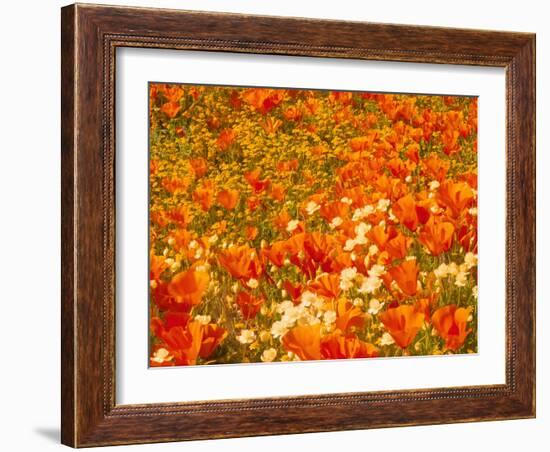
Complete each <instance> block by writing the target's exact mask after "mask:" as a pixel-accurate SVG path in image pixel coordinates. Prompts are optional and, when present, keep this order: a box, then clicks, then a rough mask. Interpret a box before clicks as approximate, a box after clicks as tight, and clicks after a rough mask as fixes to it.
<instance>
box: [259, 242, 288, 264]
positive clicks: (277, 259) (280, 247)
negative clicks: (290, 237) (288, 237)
mask: <svg viewBox="0 0 550 452" xmlns="http://www.w3.org/2000/svg"><path fill="white" fill-rule="evenodd" d="M286 253H287V242H286V241H282V240H280V241H278V242H273V244H272V245H271V247H270V248H265V249H263V250H262V254H263V255H264V256H265V257H267V258H268V259H269V260H270V261H271V262H272V263H273V264H274V265H276V266H277V267H282V266H283V263H284V261H285V257H286Z"/></svg>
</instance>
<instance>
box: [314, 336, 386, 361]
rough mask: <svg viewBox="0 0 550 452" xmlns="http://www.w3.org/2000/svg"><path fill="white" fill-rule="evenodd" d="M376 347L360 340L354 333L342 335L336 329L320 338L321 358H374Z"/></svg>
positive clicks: (376, 353)
mask: <svg viewBox="0 0 550 452" xmlns="http://www.w3.org/2000/svg"><path fill="white" fill-rule="evenodd" d="M376 356H378V348H377V347H375V346H374V345H372V344H369V343H368V342H363V341H361V340H360V339H359V338H358V337H357V336H356V335H344V334H343V333H342V332H341V331H340V330H336V331H334V332H333V333H331V334H328V335H326V336H324V337H323V338H322V339H321V357H322V359H350V358H374V357H376Z"/></svg>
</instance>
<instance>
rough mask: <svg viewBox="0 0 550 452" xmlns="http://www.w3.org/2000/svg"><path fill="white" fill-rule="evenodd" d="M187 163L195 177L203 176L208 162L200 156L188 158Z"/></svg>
mask: <svg viewBox="0 0 550 452" xmlns="http://www.w3.org/2000/svg"><path fill="white" fill-rule="evenodd" d="M189 164H190V165H191V169H192V170H193V172H194V173H195V177H197V178H201V177H203V176H204V175H205V174H206V172H207V171H208V164H207V163H206V160H205V159H203V158H202V157H199V158H196V159H191V160H189Z"/></svg>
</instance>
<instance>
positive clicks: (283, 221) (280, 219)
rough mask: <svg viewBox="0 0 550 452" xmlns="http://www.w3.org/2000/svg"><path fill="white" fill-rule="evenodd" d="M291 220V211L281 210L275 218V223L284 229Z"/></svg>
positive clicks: (280, 228)
mask: <svg viewBox="0 0 550 452" xmlns="http://www.w3.org/2000/svg"><path fill="white" fill-rule="evenodd" d="M290 220H292V217H291V216H290V215H289V213H288V212H287V211H286V210H281V212H279V213H278V214H277V215H276V216H275V217H274V218H273V224H274V226H275V227H276V228H277V229H279V230H280V231H284V230H286V227H287V226H288V222H289V221H290Z"/></svg>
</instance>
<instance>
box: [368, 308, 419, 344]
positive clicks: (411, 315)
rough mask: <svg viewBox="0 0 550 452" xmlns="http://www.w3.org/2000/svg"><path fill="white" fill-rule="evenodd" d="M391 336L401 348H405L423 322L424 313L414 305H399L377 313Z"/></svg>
mask: <svg viewBox="0 0 550 452" xmlns="http://www.w3.org/2000/svg"><path fill="white" fill-rule="evenodd" d="M378 318H379V319H380V321H381V322H382V323H383V324H384V326H385V327H386V329H387V330H388V332H389V333H390V335H391V337H392V338H393V340H394V341H395V343H396V344H397V345H399V346H400V347H401V348H407V347H408V346H409V345H410V343H411V342H412V341H413V340H414V338H415V337H416V335H417V334H418V332H419V331H420V328H422V325H423V323H424V315H423V314H422V313H420V312H418V311H416V310H415V308H414V306H410V305H401V306H398V307H395V308H390V309H388V310H387V311H385V312H383V313H382V314H379V315H378Z"/></svg>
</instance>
